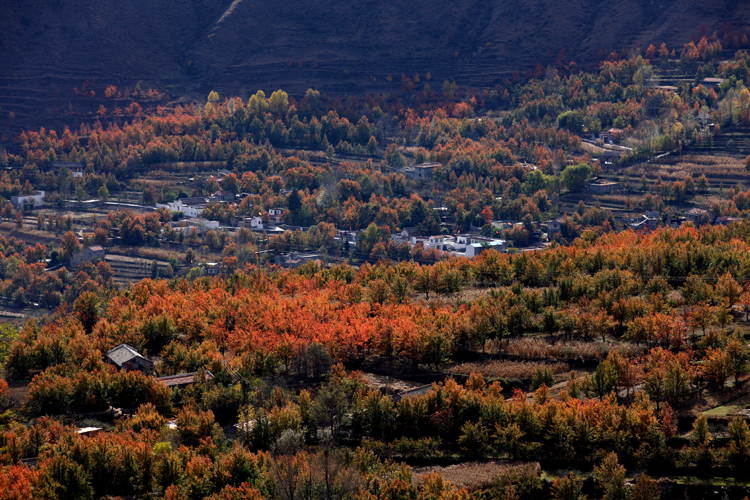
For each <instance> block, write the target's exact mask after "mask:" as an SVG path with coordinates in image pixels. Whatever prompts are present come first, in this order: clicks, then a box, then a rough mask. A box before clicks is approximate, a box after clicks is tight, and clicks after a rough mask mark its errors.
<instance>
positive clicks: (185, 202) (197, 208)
mask: <svg viewBox="0 0 750 500" xmlns="http://www.w3.org/2000/svg"><path fill="white" fill-rule="evenodd" d="M235 199H236V196H235V195H234V193H232V192H231V191H223V190H219V191H216V192H215V193H213V194H211V196H193V197H190V198H179V199H177V200H175V201H171V202H167V203H157V204H156V208H166V209H167V210H169V211H170V212H179V213H181V214H185V216H186V217H199V216H200V215H201V214H202V213H203V211H204V210H205V209H206V207H207V206H209V205H211V204H213V203H227V202H234V201H235Z"/></svg>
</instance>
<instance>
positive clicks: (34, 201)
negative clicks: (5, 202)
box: [10, 191, 44, 210]
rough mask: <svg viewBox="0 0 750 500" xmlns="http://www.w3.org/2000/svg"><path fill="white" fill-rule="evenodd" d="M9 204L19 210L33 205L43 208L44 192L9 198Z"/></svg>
mask: <svg viewBox="0 0 750 500" xmlns="http://www.w3.org/2000/svg"><path fill="white" fill-rule="evenodd" d="M10 202H11V204H13V207H14V208H16V209H18V210H20V209H22V208H24V207H25V206H27V205H29V206H30V205H33V206H34V208H36V207H43V206H44V191H34V192H33V193H31V194H24V195H20V196H11V197H10Z"/></svg>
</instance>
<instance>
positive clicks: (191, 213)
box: [156, 198, 206, 217]
mask: <svg viewBox="0 0 750 500" xmlns="http://www.w3.org/2000/svg"><path fill="white" fill-rule="evenodd" d="M183 200H195V202H192V201H187V202H185V201H183ZM156 208H166V209H168V210H169V211H170V212H179V213H183V214H185V216H186V217H198V216H199V215H200V214H202V213H203V210H205V208H206V200H205V199H204V198H191V199H188V198H184V199H183V198H180V199H178V200H177V201H173V202H170V203H157V204H156Z"/></svg>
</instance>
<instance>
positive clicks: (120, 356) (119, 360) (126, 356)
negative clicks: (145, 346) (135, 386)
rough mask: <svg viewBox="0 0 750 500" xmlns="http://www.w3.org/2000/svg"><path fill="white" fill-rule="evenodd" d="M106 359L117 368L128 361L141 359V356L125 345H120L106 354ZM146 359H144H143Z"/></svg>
mask: <svg viewBox="0 0 750 500" xmlns="http://www.w3.org/2000/svg"><path fill="white" fill-rule="evenodd" d="M107 357H108V358H109V359H111V360H112V362H113V363H115V364H116V365H117V366H122V365H123V364H125V363H127V362H128V361H130V360H132V359H136V358H143V356H141V354H140V353H139V352H138V351H136V350H135V349H134V348H132V347H130V346H129V345H127V344H120V345H118V346H117V347H115V348H114V349H112V350H111V351H109V352H108V353H107ZM143 359H146V358H143Z"/></svg>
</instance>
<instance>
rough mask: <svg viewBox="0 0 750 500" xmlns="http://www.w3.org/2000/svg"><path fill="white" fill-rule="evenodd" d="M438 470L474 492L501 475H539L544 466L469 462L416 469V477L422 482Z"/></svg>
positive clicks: (493, 481)
mask: <svg viewBox="0 0 750 500" xmlns="http://www.w3.org/2000/svg"><path fill="white" fill-rule="evenodd" d="M434 472H438V473H440V475H442V476H443V479H446V480H448V481H450V482H451V484H453V485H454V486H456V487H458V488H466V490H467V491H469V492H473V491H478V490H485V489H488V488H491V487H492V486H493V485H494V483H495V480H496V479H497V478H499V477H506V476H507V477H531V476H533V477H537V478H538V477H539V475H540V474H541V472H542V468H541V466H540V465H539V463H538V462H531V463H515V464H509V463H500V462H467V463H463V464H457V465H449V466H448V467H438V466H434V467H425V468H423V469H414V479H415V480H416V482H417V483H419V484H421V483H422V481H423V478H424V477H425V476H426V475H427V474H430V473H434Z"/></svg>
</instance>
